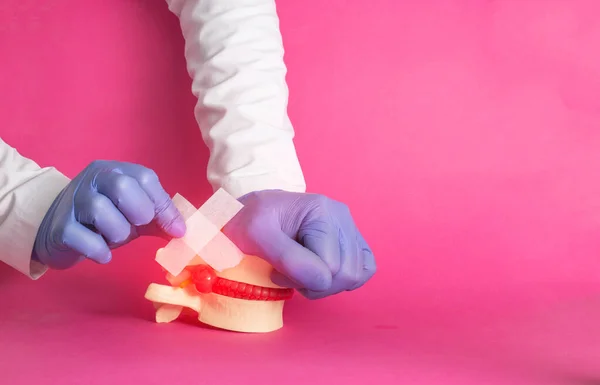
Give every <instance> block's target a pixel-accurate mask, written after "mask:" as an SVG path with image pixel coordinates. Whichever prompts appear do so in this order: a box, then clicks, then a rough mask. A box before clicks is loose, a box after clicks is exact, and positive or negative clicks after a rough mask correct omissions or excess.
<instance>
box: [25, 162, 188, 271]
mask: <svg viewBox="0 0 600 385" xmlns="http://www.w3.org/2000/svg"><path fill="white" fill-rule="evenodd" d="M185 231H186V227H185V222H184V220H183V217H182V216H181V214H180V213H179V211H178V210H177V208H176V207H175V206H174V205H173V202H172V201H171V198H170V197H169V194H167V193H166V192H165V190H164V189H163V188H162V186H161V184H160V182H159V180H158V177H157V176H156V173H154V171H152V170H150V169H148V168H146V167H143V166H140V165H137V164H133V163H124V162H116V161H95V162H92V163H91V164H90V165H89V166H87V167H86V168H85V169H84V170H83V171H82V172H81V173H80V174H79V175H77V176H76V177H75V178H74V179H73V180H72V181H71V182H70V183H69V184H68V185H67V186H66V187H65V188H64V189H63V190H62V191H61V193H60V194H59V195H58V197H57V198H56V199H55V200H54V203H52V206H50V209H48V212H47V213H46V215H45V217H44V219H43V221H42V224H41V226H40V229H39V230H38V233H37V237H36V240H35V244H34V249H33V254H32V256H33V258H35V259H37V260H39V261H40V262H42V263H43V264H45V265H47V266H48V267H50V268H54V269H66V268H69V267H72V266H73V265H75V264H76V263H78V262H79V261H81V260H82V259H84V258H89V259H91V260H93V261H96V262H98V263H102V264H104V263H107V262H109V261H110V260H111V258H112V253H111V249H113V248H115V247H118V246H121V245H124V244H126V243H128V242H129V241H131V240H133V239H135V238H137V237H138V236H140V235H157V236H163V237H165V238H172V237H181V236H183V235H184V234H185Z"/></svg>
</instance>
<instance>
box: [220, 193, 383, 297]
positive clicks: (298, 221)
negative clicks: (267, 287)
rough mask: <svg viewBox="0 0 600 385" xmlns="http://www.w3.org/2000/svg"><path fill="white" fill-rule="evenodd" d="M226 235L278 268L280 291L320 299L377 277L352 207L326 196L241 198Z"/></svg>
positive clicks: (276, 279)
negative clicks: (352, 212)
mask: <svg viewBox="0 0 600 385" xmlns="http://www.w3.org/2000/svg"><path fill="white" fill-rule="evenodd" d="M239 200H240V202H242V203H243V204H244V208H243V209H242V210H241V211H240V212H239V213H238V214H237V215H236V216H235V217H234V218H233V219H232V220H231V221H230V222H229V223H228V224H227V225H226V226H225V228H224V229H223V232H224V233H225V234H226V235H227V236H228V237H229V238H230V239H231V240H232V241H233V242H234V243H235V244H236V245H238V247H239V248H240V249H241V250H242V251H243V252H244V253H246V254H249V255H256V256H258V257H261V258H263V259H265V260H266V261H267V262H269V263H270V264H271V265H272V266H273V267H274V268H275V272H274V273H273V274H272V276H271V280H272V281H273V283H275V284H276V285H280V286H284V287H293V288H296V289H298V291H300V292H301V293H302V294H303V295H304V296H305V297H306V298H309V299H318V298H323V297H326V296H329V295H333V294H336V293H340V292H342V291H346V290H354V289H357V288H359V287H361V286H362V285H363V284H364V283H365V282H367V281H368V280H369V279H370V278H371V277H372V276H373V274H374V273H375V270H376V265H375V259H374V257H373V253H372V252H371V249H370V248H369V246H368V245H367V243H366V242H365V240H364V239H363V237H362V235H361V234H360V232H359V231H358V229H357V228H356V225H355V224H354V221H353V219H352V216H351V215H350V211H349V209H348V207H346V206H345V205H344V204H342V203H339V202H336V201H334V200H331V199H329V198H326V197H324V196H322V195H315V194H301V193H292V192H285V191H278V190H267V191H259V192H253V193H250V194H247V195H245V196H243V197H241V198H240V199H239Z"/></svg>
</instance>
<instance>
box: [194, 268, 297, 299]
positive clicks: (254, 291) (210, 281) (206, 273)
mask: <svg viewBox="0 0 600 385" xmlns="http://www.w3.org/2000/svg"><path fill="white" fill-rule="evenodd" d="M189 270H190V271H191V275H192V282H193V283H194V286H195V287H196V290H198V292H200V293H214V294H219V295H223V296H226V297H232V298H238V299H245V300H249V301H284V300H288V299H290V298H292V296H293V295H294V290H293V289H279V288H272V287H262V286H257V285H251V284H249V283H242V282H236V281H232V280H230V279H226V278H223V277H219V276H217V273H216V272H215V271H214V270H213V269H212V268H211V267H210V266H208V265H198V266H193V267H191V268H189Z"/></svg>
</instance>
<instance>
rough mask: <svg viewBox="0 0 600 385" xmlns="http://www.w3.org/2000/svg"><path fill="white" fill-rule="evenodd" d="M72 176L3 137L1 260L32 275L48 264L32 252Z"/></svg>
mask: <svg viewBox="0 0 600 385" xmlns="http://www.w3.org/2000/svg"><path fill="white" fill-rule="evenodd" d="M68 183H69V179H68V178H67V177H66V176H64V175H63V174H62V173H60V172H59V171H58V170H56V169H55V168H53V167H46V168H40V167H39V166H38V165H37V164H36V163H35V162H34V161H32V160H30V159H27V158H25V157H23V156H21V155H20V154H19V153H18V152H17V150H15V149H14V148H12V147H11V146H9V145H8V144H7V143H5V142H4V141H3V140H2V139H0V261H2V262H4V263H6V264H8V265H9V266H12V267H13V268H15V269H16V270H18V271H20V272H21V273H23V274H25V275H27V276H28V277H30V278H32V279H37V278H39V277H40V276H41V275H42V274H43V273H44V272H45V271H46V270H47V268H46V267H45V266H44V265H42V264H41V263H39V262H37V261H35V260H32V259H31V254H32V251H33V244H34V242H35V237H36V235H37V231H38V228H39V226H40V224H41V223H42V219H44V215H46V212H47V211H48V209H49V208H50V206H51V205H52V202H53V201H54V199H55V198H56V197H57V196H58V194H59V193H60V191H61V190H62V189H63V188H64V187H65V186H66V185H67V184H68Z"/></svg>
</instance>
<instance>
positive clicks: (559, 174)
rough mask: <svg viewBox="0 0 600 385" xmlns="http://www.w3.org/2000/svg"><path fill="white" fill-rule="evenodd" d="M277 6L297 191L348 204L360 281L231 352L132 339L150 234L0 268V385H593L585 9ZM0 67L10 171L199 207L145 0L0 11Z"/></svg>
mask: <svg viewBox="0 0 600 385" xmlns="http://www.w3.org/2000/svg"><path fill="white" fill-rule="evenodd" d="M418 3H420V5H418ZM49 4H51V5H49ZM278 4H279V9H280V16H281V22H282V30H283V34H284V41H285V45H286V50H287V54H286V61H287V63H288V65H289V71H290V72H289V85H290V89H291V98H290V115H291V118H292V121H293V122H294V125H295V127H296V131H297V141H296V143H297V147H298V152H299V156H300V158H301V162H302V165H303V168H304V170H305V173H306V178H307V181H308V185H309V190H310V191H313V192H320V193H325V194H327V195H330V196H332V197H334V198H337V199H340V200H343V201H345V202H347V203H348V204H349V205H350V206H351V208H352V210H353V213H354V215H355V217H356V220H357V222H358V224H359V227H360V228H361V230H362V231H363V232H364V234H365V236H366V238H367V240H368V241H369V242H370V243H371V245H372V247H373V249H374V251H375V254H376V257H377V259H378V265H379V271H378V273H377V275H376V276H375V278H374V279H373V280H372V281H371V282H370V283H369V284H367V285H366V286H365V287H364V288H363V289H361V290H359V291H357V292H353V293H346V294H343V295H339V296H336V297H334V298H329V299H325V300H321V301H316V302H310V301H306V300H304V299H301V298H297V299H295V300H293V301H291V302H290V303H289V304H288V306H287V307H286V312H285V320H286V326H285V328H284V329H283V330H281V331H279V332H277V333H273V334H268V335H243V334H234V333H228V332H223V331H215V330H210V329H206V328H202V327H198V326H197V325H195V324H193V323H192V322H178V323H175V324H170V325H156V324H154V323H153V322H152V315H153V312H152V306H151V304H149V303H148V302H146V301H145V300H144V299H143V294H144V291H145V289H146V286H147V284H148V283H149V282H150V281H152V280H155V279H158V278H159V277H160V276H161V274H160V269H159V267H158V265H157V264H156V263H154V261H153V259H152V256H153V253H154V251H155V250H156V248H157V247H160V246H161V245H162V244H163V243H162V241H159V240H155V239H144V240H142V241H138V242H135V244H132V245H130V246H127V247H125V248H123V249H121V250H119V251H118V252H117V255H116V258H115V259H114V261H113V262H112V263H111V264H110V265H108V266H97V265H94V264H92V263H83V264H81V265H79V266H78V267H77V268H75V269H72V270H71V271H68V272H60V273H59V272H53V273H50V274H48V275H47V276H45V277H43V279H41V280H40V281H37V282H31V281H29V280H28V279H27V278H25V277H23V276H21V275H19V274H17V273H15V272H13V271H10V270H9V269H8V268H7V267H6V266H1V267H0V290H1V292H2V293H3V294H4V297H2V298H0V305H2V307H1V308H0V355H1V356H0V368H1V373H0V375H1V376H2V380H1V381H0V382H2V383H6V384H13V385H14V384H26V383H33V382H35V383H38V384H58V383H60V384H108V383H111V384H132V383H140V384H142V383H143V384H169V383H171V384H179V383H217V382H216V381H221V383H223V384H232V383H243V384H268V383H282V384H283V383H286V384H294V383H311V384H346V383H357V384H358V383H361V384H364V383H365V382H367V381H368V382H369V383H373V384H376V383H377V384H400V383H407V384H427V385H429V384H431V385H433V384H467V385H468V384H484V383H485V384H511V385H517V384H534V383H535V384H538V383H539V384H591V383H596V382H597V381H600V369H599V368H600V365H599V359H600V280H599V279H598V276H599V272H600V258H599V255H600V237H599V236H598V234H599V233H600V231H599V230H600V229H599V225H600V178H599V176H600V51H599V50H598V47H599V44H600V22H599V21H598V17H597V16H598V12H600V6H599V5H598V2H597V1H594V0H590V1H574V0H564V1H555V0H544V1H542V0H539V1H534V0H531V1H529V0H522V1H517V0H513V1H508V0H507V1H477V0H462V1H459V0H455V1H450V0H447V1H442V0H440V1H435V0H431V1H419V2H417V1H398V0H372V1H368V2H364V1H358V0H356V1H344V0H327V1H322V0H304V1H292V0H279V1H278ZM367 4H368V5H367ZM0 53H1V54H0V55H1V58H2V59H1V60H0V68H1V71H0V89H1V90H2V93H1V96H0V97H1V103H0V119H1V120H0V127H1V128H0V132H1V136H2V138H3V139H4V140H5V141H7V142H8V143H9V144H11V145H13V146H15V147H17V148H18V149H19V150H20V151H21V152H22V153H23V154H24V155H26V156H28V157H31V158H34V159H35V160H36V161H38V162H39V163H40V164H42V165H55V166H57V167H58V168H59V169H60V170H62V171H63V172H64V173H66V174H67V175H69V176H71V177H72V176H74V175H76V174H77V172H78V171H80V170H81V169H82V168H83V167H84V166H85V165H87V163H88V162H90V161H92V160H93V159H97V158H103V159H118V160H125V161H132V162H140V163H143V164H145V165H147V166H150V167H152V168H154V169H155V170H156V171H157V172H158V173H159V175H160V176H161V178H162V181H163V183H164V185H165V186H166V188H167V189H168V190H169V192H170V193H175V192H181V193H182V194H183V195H185V196H188V197H190V198H191V200H192V201H193V202H194V203H200V202H201V201H202V200H203V199H205V198H206V197H208V195H209V189H208V185H207V183H206V180H205V165H206V159H207V151H206V150H205V147H204V145H203V143H202V140H201V137H200V133H199V130H198V128H197V126H196V123H195V121H194V117H193V106H194V103H195V100H194V98H193V96H192V95H191V91H190V79H189V77H188V75H187V73H186V70H185V61H184V57H183V40H182V38H181V33H180V30H179V25H178V22H177V20H176V18H175V17H174V16H173V15H172V14H170V12H169V11H168V10H167V7H166V5H165V3H163V1H161V0H152V1H144V0H128V1H122V0H102V1H100V0H96V1H91V0H87V1H66V0H63V1H60V0H57V1H51V2H48V1H41V0H37V1H35V0H3V1H2V2H1V3H0ZM594 381H596V382H594Z"/></svg>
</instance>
